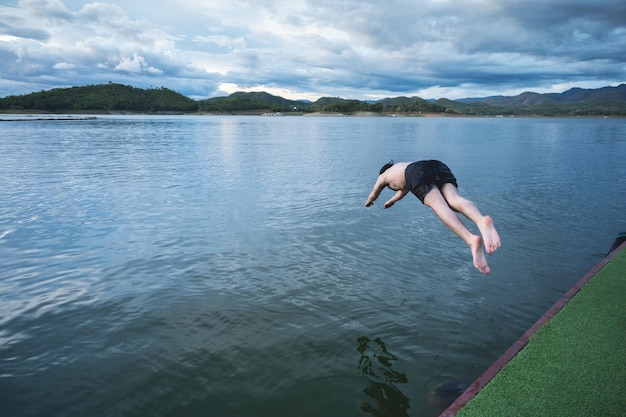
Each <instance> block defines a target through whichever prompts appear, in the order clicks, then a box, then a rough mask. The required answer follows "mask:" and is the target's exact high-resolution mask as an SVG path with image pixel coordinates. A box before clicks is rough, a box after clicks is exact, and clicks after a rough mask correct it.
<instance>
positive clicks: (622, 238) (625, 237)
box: [609, 232, 626, 253]
mask: <svg viewBox="0 0 626 417" xmlns="http://www.w3.org/2000/svg"><path fill="white" fill-rule="evenodd" d="M624 242H626V232H619V233H618V234H617V237H616V238H615V242H613V246H611V249H609V253H611V252H613V251H614V250H615V249H617V248H618V246H619V245H621V244H622V243H624Z"/></svg>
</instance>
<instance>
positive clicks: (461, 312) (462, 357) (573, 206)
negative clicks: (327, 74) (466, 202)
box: [0, 116, 626, 417]
mask: <svg viewBox="0 0 626 417" xmlns="http://www.w3.org/2000/svg"><path fill="white" fill-rule="evenodd" d="M625 156H626V120H623V119H509V118H504V119H503V118H493V119H488V118H485V119H473V118H360V117H350V118H323V117H322V118H316V117H243V116H242V117H229V116H224V117H221V116H171V117H166V116H99V117H98V118H97V119H95V120H82V121H78V120H76V121H30V122H1V123H0V178H1V179H2V181H1V182H0V404H1V407H2V415H6V416H12V417H20V416H41V415H47V416H122V415H124V416H148V415H149V416H216V417H222V416H224V417H239V416H241V417H254V416H259V417H261V416H262V417H265V416H267V417H276V416H316V417H317V416H320V417H321V416H324V417H329V416H341V417H347V416H368V415H375V416H404V415H409V416H413V417H415V416H431V415H434V414H436V410H434V409H433V407H432V406H431V405H430V404H429V399H428V393H429V391H430V390H431V389H432V388H434V387H435V386H437V385H438V384H440V383H443V382H446V381H449V380H462V381H466V382H468V383H471V382H472V381H473V380H474V379H475V378H476V377H478V376H479V375H480V374H481V373H482V372H483V371H484V370H485V369H486V368H487V367H489V366H490V365H491V363H492V362H493V361H494V360H495V359H497V358H498V357H499V355H501V354H502V353H503V352H504V350H506V349H507V348H508V347H509V346H510V345H511V344H512V343H513V342H514V341H515V340H516V339H517V338H518V337H519V336H520V335H521V334H523V333H524V332H525V331H526V330H527V329H528V327H530V326H531V325H532V324H533V323H534V322H535V321H536V320H537V319H538V318H539V317H540V316H541V315H542V314H543V313H544V312H545V311H546V310H547V309H548V308H549V307H550V306H551V305H552V304H553V303H554V302H555V301H556V300H557V299H559V298H560V297H561V296H562V295H563V293H564V292H565V291H566V290H567V289H569V288H570V287H571V286H572V285H573V284H574V283H575V282H576V281H578V280H579V279H580V278H581V277H582V276H583V275H584V274H585V273H586V272H587V271H588V270H589V269H591V268H592V267H593V266H595V265H596V264H597V263H598V262H599V261H600V260H601V259H602V258H603V257H604V256H605V255H606V252H607V251H608V249H609V248H610V246H611V244H612V243H613V240H614V239H615V237H616V235H617V233H618V232H620V231H623V230H626V217H625V216H624V213H625V207H626V185H625V184H626V183H625V182H624V178H626V163H625ZM391 158H393V159H394V160H396V161H406V160H408V161H411V160H419V159H440V160H443V161H445V162H446V163H447V164H448V165H449V166H450V167H451V169H452V171H453V172H454V173H455V175H456V176H457V178H458V181H459V191H460V193H461V194H462V195H464V196H466V197H468V198H470V199H472V200H473V201H474V202H475V203H476V204H477V206H478V207H479V208H480V209H481V210H482V211H483V213H485V214H490V215H492V216H493V218H494V219H495V222H496V226H497V227H498V230H499V232H500V236H501V238H502V248H501V249H500V250H499V251H498V252H497V253H496V254H494V255H492V256H490V257H489V263H490V266H491V269H492V273H491V275H488V276H485V275H482V274H480V273H479V272H478V271H476V270H475V269H474V267H473V265H472V262H471V257H470V253H469V250H468V249H467V247H466V246H465V245H464V244H463V242H462V241H461V240H460V239H459V238H457V237H456V236H455V235H453V234H452V233H451V232H450V231H448V230H447V229H446V228H445V226H443V225H442V224H441V223H440V222H439V221H438V220H437V219H436V218H435V217H434V215H433V214H432V212H431V210H430V209H428V208H427V207H425V206H423V205H422V204H421V203H420V202H419V201H418V200H417V199H416V198H415V197H413V196H412V195H408V196H407V197H406V198H405V199H404V200H402V201H401V202H399V203H397V204H396V205H395V206H394V207H393V208H390V209H389V210H383V208H382V203H383V202H384V201H385V199H387V198H389V197H390V196H391V195H392V192H391V191H389V190H386V191H385V192H384V193H383V195H382V196H381V197H380V199H379V201H377V202H376V204H374V206H373V207H370V208H367V209H366V208H364V207H363V204H364V202H365V199H366V198H367V195H368V194H369V192H370V190H371V187H372V186H373V183H374V181H375V179H376V176H377V174H378V170H379V169H380V166H381V165H383V164H384V163H385V162H387V161H388V160H389V159H391Z"/></svg>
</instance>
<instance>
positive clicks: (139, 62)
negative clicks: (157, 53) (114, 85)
mask: <svg viewBox="0 0 626 417" xmlns="http://www.w3.org/2000/svg"><path fill="white" fill-rule="evenodd" d="M115 70H116V71H126V72H135V73H139V72H148V73H150V74H159V75H160V74H163V71H161V70H160V69H157V68H154V67H151V66H149V65H148V64H147V62H146V59H145V58H144V57H142V56H141V55H137V54H133V56H132V57H131V58H126V57H124V58H122V60H121V61H120V63H119V64H118V65H117V66H116V67H115Z"/></svg>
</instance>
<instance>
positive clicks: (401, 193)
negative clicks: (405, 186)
mask: <svg viewBox="0 0 626 417" xmlns="http://www.w3.org/2000/svg"><path fill="white" fill-rule="evenodd" d="M408 193H409V190H399V191H397V192H396V193H395V194H394V195H393V197H391V198H390V199H389V200H387V202H386V203H385V208H389V207H391V206H393V204H394V203H395V202H396V201H398V200H401V199H402V198H404V196H405V195H407V194H408Z"/></svg>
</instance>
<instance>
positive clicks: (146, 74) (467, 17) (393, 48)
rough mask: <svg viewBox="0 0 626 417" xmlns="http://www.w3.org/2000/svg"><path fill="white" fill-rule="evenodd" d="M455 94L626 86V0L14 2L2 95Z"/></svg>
mask: <svg viewBox="0 0 626 417" xmlns="http://www.w3.org/2000/svg"><path fill="white" fill-rule="evenodd" d="M109 81H111V82H117V83H122V84H127V85H132V86H136V87H142V88H150V87H161V86H163V87H167V88H170V89H172V90H175V91H178V92H180V93H182V94H185V95H186V96H189V97H192V98H194V99H205V98H209V97H216V96H223V95H227V94H229V93H232V92H235V91H267V92H269V93H272V94H275V95H280V96H282V97H286V98H291V99H311V100H315V99H317V98H319V97H321V96H334V97H343V98H350V99H361V100H365V99H378V98H384V97H397V96H401V95H405V96H414V95H417V96H420V97H422V98H441V97H447V98H451V99H457V98H463V97H484V96H489V95H500V94H504V95H516V94H520V93H522V92H524V91H535V92H538V93H546V92H562V91H565V90H567V89H569V88H571V87H582V88H598V87H604V86H616V85H618V84H620V83H625V82H626V2H625V1H624V0H584V1H582V0H420V1H416V0H132V1H128V0H98V1H93V2H91V1H85V0H19V1H11V0H0V97H4V96H7V95H14V94H15V95H19V94H26V93H30V92H33V91H41V90H48V89H51V88H58V87H70V86H80V85H89V84H101V83H107V82H109Z"/></svg>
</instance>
